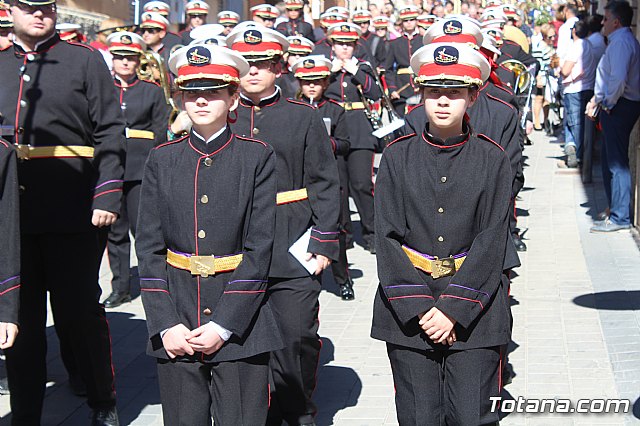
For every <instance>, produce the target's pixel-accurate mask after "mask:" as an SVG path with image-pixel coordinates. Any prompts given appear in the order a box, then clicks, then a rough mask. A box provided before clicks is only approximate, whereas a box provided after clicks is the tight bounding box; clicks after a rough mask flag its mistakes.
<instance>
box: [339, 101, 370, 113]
mask: <svg viewBox="0 0 640 426" xmlns="http://www.w3.org/2000/svg"><path fill="white" fill-rule="evenodd" d="M338 105H340V106H341V107H342V108H344V110H345V111H353V110H357V109H364V102H338Z"/></svg>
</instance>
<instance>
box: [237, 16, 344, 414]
mask: <svg viewBox="0 0 640 426" xmlns="http://www.w3.org/2000/svg"><path fill="white" fill-rule="evenodd" d="M227 45H228V46H230V47H231V48H232V49H233V50H236V51H238V52H239V53H241V54H242V55H243V56H244V57H245V58H246V59H247V60H248V61H249V63H250V68H249V73H248V74H247V75H246V76H245V77H244V78H242V79H241V82H240V87H241V93H240V106H239V107H238V120H237V121H236V123H234V124H233V125H232V127H233V129H234V131H235V132H236V133H238V134H240V135H246V136H249V137H252V136H256V137H259V138H261V139H262V140H264V141H265V142H267V143H268V144H270V145H271V146H273V148H274V150H275V152H276V155H277V158H278V161H277V165H276V174H277V176H278V196H277V199H276V204H277V207H276V231H275V241H274V248H273V257H272V260H271V269H270V271H269V286H268V290H267V291H268V297H269V302H270V303H271V306H272V308H273V310H274V313H275V316H276V320H277V322H278V326H279V328H280V331H281V333H282V337H283V339H284V344H285V346H286V347H285V348H284V349H282V350H277V351H274V352H273V353H272V355H271V356H272V357H271V374H272V377H273V382H274V383H273V384H274V386H272V388H271V391H272V393H273V396H272V398H271V405H270V407H269V418H268V421H267V424H269V425H271V424H273V425H280V424H282V422H283V420H284V421H286V422H287V423H288V424H290V425H308V424H313V422H314V420H313V416H314V415H315V413H316V408H315V405H314V403H313V401H312V399H311V397H312V394H313V390H314V388H315V383H316V369H317V366H318V356H319V355H320V340H319V336H318V314H319V302H318V296H319V294H320V286H321V285H320V283H321V274H322V271H323V270H324V269H326V268H327V267H328V266H329V264H330V263H331V261H332V260H337V259H338V250H339V244H338V234H339V232H338V216H339V213H340V187H339V182H338V169H337V166H336V162H335V159H334V155H333V152H332V149H331V148H332V146H331V141H330V139H329V135H328V134H327V131H326V130H325V126H324V123H323V122H322V118H321V117H320V116H319V115H318V113H317V111H316V110H315V108H314V107H313V106H311V105H309V104H307V103H304V102H301V101H298V100H295V99H285V98H283V96H282V94H281V91H280V89H279V88H278V87H277V86H276V84H275V81H276V78H277V77H278V76H279V75H280V72H281V68H280V67H281V63H280V58H281V56H282V55H283V53H284V52H285V51H286V50H287V48H288V47H289V43H288V41H287V39H286V38H285V37H284V36H283V35H282V34H280V33H279V32H277V31H274V30H270V29H267V28H262V27H258V26H254V27H250V26H248V27H244V28H236V29H235V30H234V31H232V32H231V34H229V37H228V38H227ZM306 235H308V237H305V239H304V240H302V241H303V242H304V243H306V241H308V244H307V249H306V259H310V260H315V265H314V266H313V267H312V265H309V269H310V270H309V269H307V268H306V267H305V266H303V264H302V263H301V261H302V262H303V261H304V259H301V260H298V259H297V258H296V257H294V256H293V255H292V254H291V253H289V248H290V247H291V246H292V245H293V244H294V243H295V242H296V241H298V240H299V239H300V238H301V237H303V236H306ZM304 243H303V244H304ZM302 256H305V254H304V253H303V254H302Z"/></svg>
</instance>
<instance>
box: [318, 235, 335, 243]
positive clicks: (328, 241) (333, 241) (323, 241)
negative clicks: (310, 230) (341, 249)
mask: <svg viewBox="0 0 640 426" xmlns="http://www.w3.org/2000/svg"><path fill="white" fill-rule="evenodd" d="M311 238H312V239H314V240H316V241H319V242H321V243H337V242H338V240H322V239H320V238H318V237H314V236H313V235H312V236H311Z"/></svg>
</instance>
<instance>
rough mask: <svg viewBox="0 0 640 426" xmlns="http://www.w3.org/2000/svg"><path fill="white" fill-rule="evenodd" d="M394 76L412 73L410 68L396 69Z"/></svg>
mask: <svg viewBox="0 0 640 426" xmlns="http://www.w3.org/2000/svg"><path fill="white" fill-rule="evenodd" d="M396 74H397V75H403V74H413V71H412V70H411V68H398V69H397V70H396Z"/></svg>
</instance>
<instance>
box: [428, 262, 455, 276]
mask: <svg viewBox="0 0 640 426" xmlns="http://www.w3.org/2000/svg"><path fill="white" fill-rule="evenodd" d="M455 273H456V261H455V259H454V258H453V257H445V258H443V259H438V258H436V259H435V260H432V261H431V278H433V279H437V278H440V277H448V276H451V275H455Z"/></svg>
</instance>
